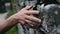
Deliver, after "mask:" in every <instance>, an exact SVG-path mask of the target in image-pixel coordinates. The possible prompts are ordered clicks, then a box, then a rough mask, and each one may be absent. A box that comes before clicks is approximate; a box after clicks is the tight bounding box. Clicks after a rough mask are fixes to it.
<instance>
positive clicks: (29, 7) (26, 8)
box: [23, 6, 32, 10]
mask: <svg viewBox="0 0 60 34" xmlns="http://www.w3.org/2000/svg"><path fill="white" fill-rule="evenodd" d="M31 8H32V6H27V7H25V8H23V9H24V10H29V9H31Z"/></svg>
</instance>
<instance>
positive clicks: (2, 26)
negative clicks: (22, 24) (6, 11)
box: [0, 18, 17, 33]
mask: <svg viewBox="0 0 60 34" xmlns="http://www.w3.org/2000/svg"><path fill="white" fill-rule="evenodd" d="M15 24H17V21H16V20H15V19H13V18H8V19H7V20H5V21H3V22H1V23H0V33H3V32H6V31H7V30H9V29H10V28H11V27H13V26H14V25H15Z"/></svg>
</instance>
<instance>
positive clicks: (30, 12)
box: [26, 10, 39, 14]
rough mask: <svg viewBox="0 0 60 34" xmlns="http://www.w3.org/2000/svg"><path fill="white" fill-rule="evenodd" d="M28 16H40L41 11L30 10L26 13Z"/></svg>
mask: <svg viewBox="0 0 60 34" xmlns="http://www.w3.org/2000/svg"><path fill="white" fill-rule="evenodd" d="M26 14H39V11H37V10H29V11H27V12H26Z"/></svg>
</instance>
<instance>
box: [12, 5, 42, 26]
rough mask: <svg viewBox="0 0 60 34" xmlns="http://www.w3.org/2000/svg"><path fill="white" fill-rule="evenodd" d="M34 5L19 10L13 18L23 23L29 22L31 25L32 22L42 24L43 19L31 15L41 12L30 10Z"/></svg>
mask: <svg viewBox="0 0 60 34" xmlns="http://www.w3.org/2000/svg"><path fill="white" fill-rule="evenodd" d="M31 8H32V7H31V6H27V7H25V8H23V9H21V10H20V11H19V12H17V13H16V14H14V15H13V16H12V18H14V19H15V20H17V21H18V22H20V23H21V24H26V23H27V24H29V25H31V26H33V25H32V23H36V24H40V22H41V20H40V19H38V18H36V17H34V16H30V15H31V14H39V11H37V10H30V9H31Z"/></svg>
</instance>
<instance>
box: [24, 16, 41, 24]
mask: <svg viewBox="0 0 60 34" xmlns="http://www.w3.org/2000/svg"><path fill="white" fill-rule="evenodd" d="M25 18H26V19H28V20H31V21H34V22H36V23H37V24H40V23H41V20H40V19H38V18H35V17H33V16H28V15H25Z"/></svg>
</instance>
